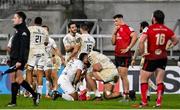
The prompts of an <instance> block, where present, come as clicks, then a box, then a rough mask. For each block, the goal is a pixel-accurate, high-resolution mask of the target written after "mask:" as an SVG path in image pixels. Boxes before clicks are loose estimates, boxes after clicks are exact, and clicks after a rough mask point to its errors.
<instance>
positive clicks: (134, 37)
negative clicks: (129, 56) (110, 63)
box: [121, 32, 137, 53]
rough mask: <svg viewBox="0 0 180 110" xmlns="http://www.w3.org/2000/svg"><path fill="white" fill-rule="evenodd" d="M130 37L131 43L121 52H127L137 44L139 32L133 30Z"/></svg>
mask: <svg viewBox="0 0 180 110" xmlns="http://www.w3.org/2000/svg"><path fill="white" fill-rule="evenodd" d="M130 37H131V43H130V44H129V46H128V47H127V48H126V49H122V50H121V53H126V52H128V51H129V50H130V49H131V48H132V47H133V46H134V45H135V44H136V41H137V33H136V32H132V33H131V34H130Z"/></svg>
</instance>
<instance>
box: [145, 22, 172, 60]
mask: <svg viewBox="0 0 180 110" xmlns="http://www.w3.org/2000/svg"><path fill="white" fill-rule="evenodd" d="M143 33H145V34H147V36H148V37H147V41H148V53H150V54H149V55H148V56H146V58H147V59H163V58H167V52H166V44H167V42H168V40H170V38H171V37H172V36H173V35H174V33H173V32H172V30H170V29H169V28H167V27H166V26H165V25H163V24H153V25H151V26H149V27H148V28H147V30H144V32H143Z"/></svg>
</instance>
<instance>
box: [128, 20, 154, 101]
mask: <svg viewBox="0 0 180 110" xmlns="http://www.w3.org/2000/svg"><path fill="white" fill-rule="evenodd" d="M148 26H149V24H148V22H146V21H143V22H141V23H140V33H142V32H143V30H144V29H146V28H147V27H148ZM138 42H139V40H138ZM144 53H145V54H144V55H146V54H148V50H147V40H146V42H145V50H144ZM138 55H139V48H136V50H135V53H134V55H133V57H132V61H131V66H132V67H133V66H134V65H135V63H136V61H135V60H136V58H137V56H138ZM144 61H145V59H144V57H143V56H142V58H141V62H140V66H141V67H142V66H143V64H144ZM148 85H149V86H150V87H151V88H153V89H154V90H156V88H157V87H156V85H155V84H154V83H153V81H151V80H150V79H149V81H148ZM151 88H149V90H148V92H147V99H148V101H150V94H151Z"/></svg>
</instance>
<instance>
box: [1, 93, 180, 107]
mask: <svg viewBox="0 0 180 110" xmlns="http://www.w3.org/2000/svg"><path fill="white" fill-rule="evenodd" d="M120 99H121V98H118V99H113V100H103V101H74V102H70V101H65V100H63V99H61V98H59V99H57V100H56V101H52V100H51V99H46V98H44V97H43V98H42V99H41V102H40V104H39V106H33V103H32V99H31V98H24V97H23V96H18V97H17V106H16V107H14V109H133V108H134V107H132V105H134V104H138V103H139V102H140V95H137V100H136V101H131V102H126V103H125V102H124V103H123V102H118V101H119V100H120ZM155 99H156V96H155V95H152V96H151V101H150V102H149V107H147V108H148V109H153V105H155ZM163 99H164V100H163V105H162V107H161V108H164V109H180V94H165V95H164V97H163ZM9 100H10V95H2V94H0V109H11V108H10V107H7V103H8V102H9Z"/></svg>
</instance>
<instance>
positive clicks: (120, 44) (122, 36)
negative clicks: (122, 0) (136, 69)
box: [115, 24, 134, 56]
mask: <svg viewBox="0 0 180 110" xmlns="http://www.w3.org/2000/svg"><path fill="white" fill-rule="evenodd" d="M132 32H134V29H133V28H131V27H129V26H128V25H126V24H124V25H121V26H120V27H119V29H118V31H117V33H116V42H115V56H131V52H130V51H128V52H127V53H121V49H126V48H127V47H128V46H129V44H130V43H131V37H130V35H131V33H132Z"/></svg>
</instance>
